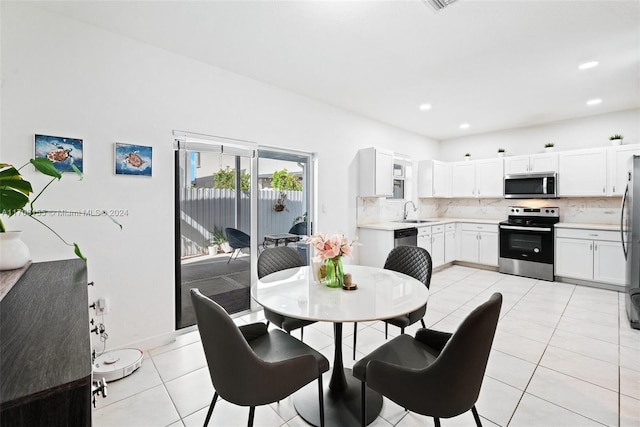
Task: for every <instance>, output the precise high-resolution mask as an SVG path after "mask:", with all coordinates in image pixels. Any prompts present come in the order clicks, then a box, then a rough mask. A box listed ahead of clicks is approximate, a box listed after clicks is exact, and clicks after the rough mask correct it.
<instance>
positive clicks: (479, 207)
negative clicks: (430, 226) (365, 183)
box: [357, 197, 622, 225]
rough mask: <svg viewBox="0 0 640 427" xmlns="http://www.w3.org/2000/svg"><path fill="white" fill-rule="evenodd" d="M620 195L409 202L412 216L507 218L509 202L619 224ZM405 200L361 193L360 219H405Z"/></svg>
mask: <svg viewBox="0 0 640 427" xmlns="http://www.w3.org/2000/svg"><path fill="white" fill-rule="evenodd" d="M621 202H622V198H620V197H601V198H598V197H584V198H582V197H581V198H573V197H571V198H560V199H547V200H542V199H526V200H513V199H510V200H508V199H471V198H470V199H419V200H418V202H417V203H416V206H417V207H418V211H417V212H413V209H412V208H411V205H409V206H408V207H409V216H408V217H409V218H478V219H506V217H507V207H508V206H526V207H543V206H557V207H559V208H560V221H561V222H571V223H584V224H618V223H619V222H620V205H621ZM404 204H405V203H404V202H403V201H398V200H387V199H384V198H368V197H358V202H357V223H358V225H360V224H373V223H377V222H386V221H397V220H401V219H402V214H403V208H404Z"/></svg>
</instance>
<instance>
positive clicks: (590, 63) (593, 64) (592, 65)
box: [578, 61, 599, 70]
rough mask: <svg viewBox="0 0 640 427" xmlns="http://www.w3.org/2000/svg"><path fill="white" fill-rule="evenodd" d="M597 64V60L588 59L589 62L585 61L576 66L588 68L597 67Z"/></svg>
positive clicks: (583, 68) (582, 68)
mask: <svg viewBox="0 0 640 427" xmlns="http://www.w3.org/2000/svg"><path fill="white" fill-rule="evenodd" d="M598 64H599V62H598V61H589V62H585V63H584V64H580V65H578V68H579V69H581V70H588V69H589V68H593V67H597V66H598Z"/></svg>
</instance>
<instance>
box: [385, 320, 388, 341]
mask: <svg viewBox="0 0 640 427" xmlns="http://www.w3.org/2000/svg"><path fill="white" fill-rule="evenodd" d="M387 335H389V324H388V323H387V322H384V339H385V340H386V339H387Z"/></svg>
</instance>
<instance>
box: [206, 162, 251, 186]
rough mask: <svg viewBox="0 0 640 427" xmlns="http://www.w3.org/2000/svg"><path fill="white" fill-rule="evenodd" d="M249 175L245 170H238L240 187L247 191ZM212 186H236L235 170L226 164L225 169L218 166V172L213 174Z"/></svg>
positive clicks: (249, 180)
mask: <svg viewBox="0 0 640 427" xmlns="http://www.w3.org/2000/svg"><path fill="white" fill-rule="evenodd" d="M250 182H251V175H249V174H248V173H246V172H245V171H241V172H240V189H241V190H242V191H249V184H250ZM213 188H220V189H229V190H233V189H235V188H236V170H235V169H231V168H230V167H229V166H227V167H226V168H225V169H222V168H220V170H219V171H218V172H215V173H214V174H213Z"/></svg>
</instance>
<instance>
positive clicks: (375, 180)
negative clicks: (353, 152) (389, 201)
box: [358, 147, 393, 197]
mask: <svg viewBox="0 0 640 427" xmlns="http://www.w3.org/2000/svg"><path fill="white" fill-rule="evenodd" d="M358 166H359V169H360V179H359V180H360V188H359V191H358V194H359V195H360V196H361V197H391V196H393V151H390V150H381V149H379V148H373V147H372V148H363V149H361V150H360V151H359V152H358Z"/></svg>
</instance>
